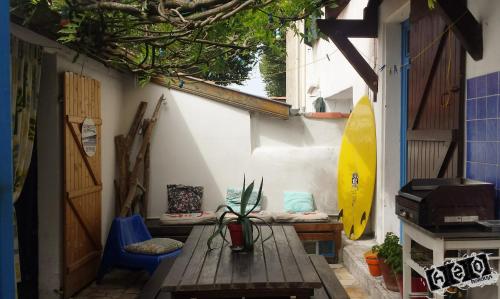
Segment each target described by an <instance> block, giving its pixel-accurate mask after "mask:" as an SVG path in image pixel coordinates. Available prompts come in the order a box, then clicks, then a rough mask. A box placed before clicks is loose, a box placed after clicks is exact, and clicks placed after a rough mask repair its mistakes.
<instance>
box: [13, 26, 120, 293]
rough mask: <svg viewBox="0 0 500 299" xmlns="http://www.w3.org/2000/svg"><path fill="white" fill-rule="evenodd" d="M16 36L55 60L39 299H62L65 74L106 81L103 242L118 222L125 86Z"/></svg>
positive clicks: (44, 118) (41, 41)
mask: <svg viewBox="0 0 500 299" xmlns="http://www.w3.org/2000/svg"><path fill="white" fill-rule="evenodd" d="M11 32H12V34H14V35H16V36H18V37H19V38H21V39H24V40H26V41H29V42H31V43H34V44H38V45H42V46H44V51H45V52H46V53H51V54H53V55H55V57H53V56H52V59H49V61H47V59H45V60H44V67H45V69H44V71H43V76H44V77H43V78H42V87H41V99H40V107H39V109H40V110H39V112H40V113H39V116H38V117H39V120H38V123H39V126H38V129H37V133H38V134H39V138H38V146H39V151H38V155H39V159H38V161H39V176H38V177H39V180H40V181H39V187H38V188H39V189H38V194H39V204H38V206H39V219H40V221H39V247H40V251H39V269H40V270H39V284H40V286H39V288H40V290H39V291H40V298H42V299H43V298H59V295H57V293H56V292H55V291H54V290H59V289H60V288H61V278H60V275H61V270H62V247H61V246H62V200H63V197H62V196H63V193H62V191H63V190H62V182H63V171H62V165H63V160H62V159H63V156H62V151H61V150H62V141H63V139H62V135H61V134H62V126H63V122H62V109H63V104H62V102H61V101H60V99H61V95H62V94H61V92H62V85H61V84H62V82H61V81H59V80H61V76H60V75H61V74H62V73H63V72H65V71H71V72H75V73H79V74H83V75H85V76H89V77H92V78H94V79H97V80H99V81H100V82H101V113H102V118H103V124H102V131H101V133H102V138H101V140H102V148H101V154H102V163H101V173H102V184H103V186H102V187H103V189H102V214H101V217H102V234H101V237H102V242H103V244H104V242H105V241H106V237H107V233H108V230H109V227H110V225H111V221H112V220H113V218H114V203H115V196H114V187H113V179H114V177H115V155H114V141H113V140H114V136H115V135H117V134H118V133H119V132H120V131H119V128H120V123H121V121H122V119H121V116H120V115H121V107H122V98H123V90H122V81H123V79H124V76H123V75H122V74H120V73H118V72H116V71H113V70H110V69H107V68H105V67H104V66H103V65H102V64H99V63H97V62H95V61H93V60H91V59H89V58H87V57H86V56H84V55H80V56H79V58H78V60H77V61H76V62H73V58H74V57H75V52H73V51H71V50H69V49H68V48H66V47H64V46H61V45H59V44H57V43H55V42H53V41H50V40H49V39H47V38H44V37H42V36H40V35H37V34H35V33H33V32H31V31H29V30H27V29H25V28H22V27H20V26H18V25H16V24H11Z"/></svg>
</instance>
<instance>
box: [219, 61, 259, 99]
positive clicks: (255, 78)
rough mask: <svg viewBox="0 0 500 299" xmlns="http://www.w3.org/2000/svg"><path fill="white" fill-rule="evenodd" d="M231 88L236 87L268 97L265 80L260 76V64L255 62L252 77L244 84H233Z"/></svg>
mask: <svg viewBox="0 0 500 299" xmlns="http://www.w3.org/2000/svg"><path fill="white" fill-rule="evenodd" d="M228 87H229V88H232V89H236V90H239V91H242V92H245V93H249V94H252V95H256V96H261V97H266V98H267V95H266V90H265V89H264V81H262V77H261V76H260V71H259V64H258V63H257V64H255V66H254V67H253V69H252V72H251V73H250V79H249V80H247V81H245V82H243V85H238V84H231V85H229V86H228Z"/></svg>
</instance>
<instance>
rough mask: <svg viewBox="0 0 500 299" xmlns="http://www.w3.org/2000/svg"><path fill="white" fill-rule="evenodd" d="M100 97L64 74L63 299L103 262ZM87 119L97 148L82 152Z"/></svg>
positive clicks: (83, 81) (95, 86) (89, 83)
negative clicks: (94, 130)
mask: <svg viewBox="0 0 500 299" xmlns="http://www.w3.org/2000/svg"><path fill="white" fill-rule="evenodd" d="M100 107H101V95H100V83H99V81H96V80H93V79H91V78H87V77H83V76H79V75H77V74H73V73H65V74H64V188H65V200H64V224H63V226H64V238H63V241H64V243H63V244H64V245H63V246H64V274H63V277H64V298H69V297H70V296H72V295H74V294H75V293H76V292H77V291H79V290H80V289H82V288H83V287H85V286H86V285H88V284H89V283H90V282H91V281H93V280H94V279H95V276H96V273H97V268H98V266H99V261H100V257H101V250H102V246H101V189H102V186H101V118H100V117H101V111H100ZM86 118H90V119H92V120H93V121H94V123H95V124H96V126H97V147H96V153H95V155H94V156H92V157H89V156H88V155H87V154H86V153H85V151H84V150H83V146H82V141H81V140H82V138H81V129H82V123H83V121H84V120H85V119H86Z"/></svg>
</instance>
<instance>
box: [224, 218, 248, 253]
mask: <svg viewBox="0 0 500 299" xmlns="http://www.w3.org/2000/svg"><path fill="white" fill-rule="evenodd" d="M227 228H228V229H229V234H230V235H231V243H232V244H233V248H242V247H243V246H244V242H243V226H242V225H241V223H237V222H231V223H228V224H227Z"/></svg>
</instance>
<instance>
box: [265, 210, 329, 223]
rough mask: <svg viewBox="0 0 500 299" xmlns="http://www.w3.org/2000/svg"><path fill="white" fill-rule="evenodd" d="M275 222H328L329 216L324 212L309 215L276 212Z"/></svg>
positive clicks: (309, 213) (308, 213)
mask: <svg viewBox="0 0 500 299" xmlns="http://www.w3.org/2000/svg"><path fill="white" fill-rule="evenodd" d="M273 218H274V221H275V222H278V223H284V222H290V223H296V222H328V221H329V217H328V214H326V213H323V212H318V211H316V212H307V213H287V212H276V213H274V215H273Z"/></svg>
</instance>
